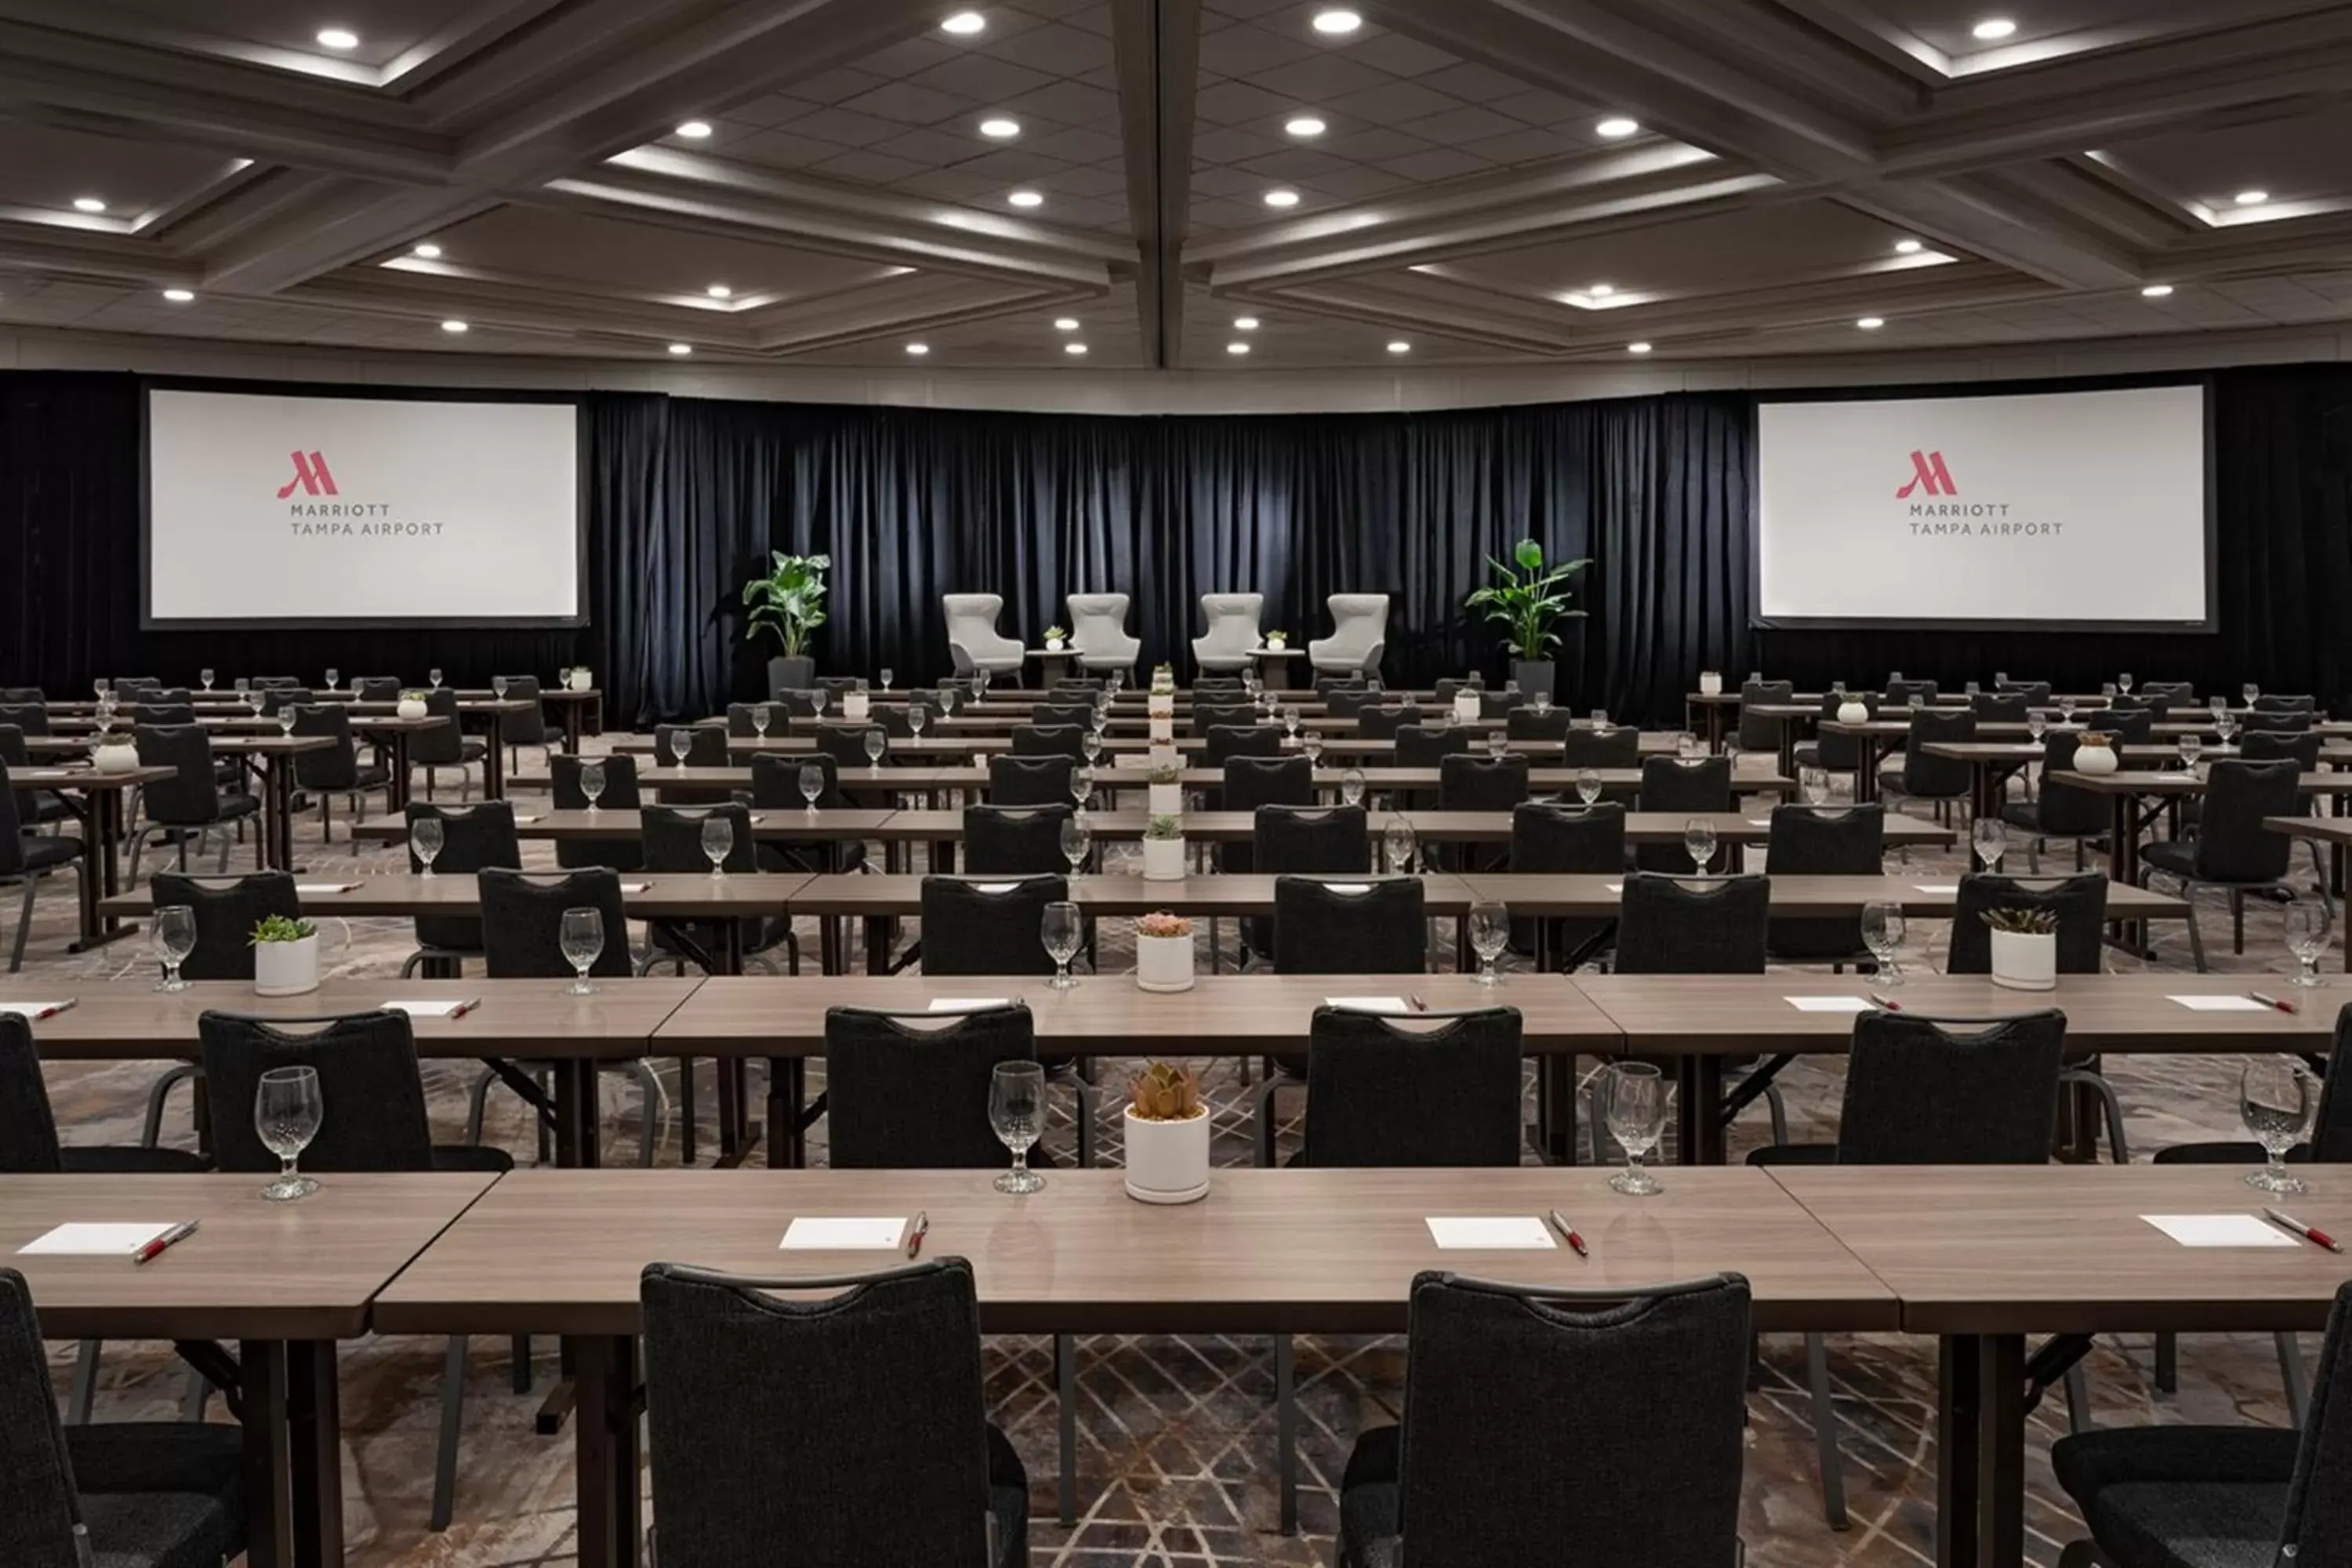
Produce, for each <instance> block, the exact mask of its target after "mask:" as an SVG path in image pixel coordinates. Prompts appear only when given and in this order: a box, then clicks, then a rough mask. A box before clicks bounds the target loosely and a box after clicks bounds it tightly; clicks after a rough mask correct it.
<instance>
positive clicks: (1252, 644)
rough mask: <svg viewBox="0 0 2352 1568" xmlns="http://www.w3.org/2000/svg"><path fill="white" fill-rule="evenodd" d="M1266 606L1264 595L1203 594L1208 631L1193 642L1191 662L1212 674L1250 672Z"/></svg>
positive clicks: (1203, 611)
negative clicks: (1261, 617) (1258, 625)
mask: <svg viewBox="0 0 2352 1568" xmlns="http://www.w3.org/2000/svg"><path fill="white" fill-rule="evenodd" d="M1264 609H1265V595H1263V594H1203V595H1201V614H1202V616H1204V617H1205V618H1206V619H1207V621H1208V623H1209V629H1208V632H1207V634H1206V635H1204V636H1202V637H1194V638H1193V639H1192V662H1193V663H1194V664H1197V665H1199V666H1200V667H1201V668H1202V671H1203V672H1204V673H1206V674H1210V675H1231V674H1233V673H1234V672H1235V671H1237V670H1244V669H1247V668H1249V665H1250V655H1251V654H1252V652H1254V651H1255V649H1256V647H1257V644H1258V629H1257V623H1258V616H1259V612H1261V611H1262V610H1264Z"/></svg>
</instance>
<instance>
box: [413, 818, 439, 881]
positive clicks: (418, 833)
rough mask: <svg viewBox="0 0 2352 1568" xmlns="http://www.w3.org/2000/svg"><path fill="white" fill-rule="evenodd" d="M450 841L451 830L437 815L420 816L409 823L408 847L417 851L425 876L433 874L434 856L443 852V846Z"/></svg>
mask: <svg viewBox="0 0 2352 1568" xmlns="http://www.w3.org/2000/svg"><path fill="white" fill-rule="evenodd" d="M448 841H449V830H448V828H447V826H446V825H445V824H444V823H443V822H442V820H441V819H440V818H439V817H437V816H420V817H418V818H417V819H416V820H415V822H413V823H411V824H409V826H408V847H409V848H411V849H413V850H415V853H416V858H417V861H418V863H419V864H420V865H422V866H423V867H424V868H425V876H428V877H430V876H431V875H433V860H434V858H435V857H436V856H437V855H439V854H440V853H441V847H442V846H443V845H444V844H446V843H447V842H448Z"/></svg>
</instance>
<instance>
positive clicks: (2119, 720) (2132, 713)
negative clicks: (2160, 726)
mask: <svg viewBox="0 0 2352 1568" xmlns="http://www.w3.org/2000/svg"><path fill="white" fill-rule="evenodd" d="M2074 721H2075V722H2076V723H2078V724H2080V725H2082V726H2083V727H2084V729H2086V730H2095V731H2099V732H2100V733H2102V734H2104V735H2106V736H2107V737H2109V738H2110V739H2112V740H2113V741H2114V742H2115V743H2116V745H2118V746H2140V745H2146V744H2147V742H2148V739H2149V737H2150V736H2151V735H2152V734H2153V733H2154V731H2155V729H2156V715H2155V714H2154V713H2153V712H2151V711H2149V710H2147V709H2145V708H2115V709H2105V710H2100V711H2098V712H2093V713H2084V712H2080V711H2077V712H2076V713H2075V715H2074Z"/></svg>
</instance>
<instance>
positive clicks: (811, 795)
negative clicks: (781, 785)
mask: <svg viewBox="0 0 2352 1568" xmlns="http://www.w3.org/2000/svg"><path fill="white" fill-rule="evenodd" d="M801 798H802V799H803V800H804V801H806V802H808V808H809V809H810V810H811V811H814V810H815V809H816V803H817V802H818V801H819V800H821V799H823V798H824V764H822V763H802V764H801Z"/></svg>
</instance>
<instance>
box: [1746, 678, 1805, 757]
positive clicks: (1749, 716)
mask: <svg viewBox="0 0 2352 1568" xmlns="http://www.w3.org/2000/svg"><path fill="white" fill-rule="evenodd" d="M1795 700H1797V689H1796V686H1795V684H1794V683H1793V682H1790V681H1786V680H1748V681H1742V682H1741V683H1740V686H1739V728H1738V741H1739V749H1740V750H1741V751H1743V752H1777V751H1779V750H1780V731H1781V730H1782V729H1783V728H1784V727H1786V725H1787V723H1788V721H1787V720H1785V719H1774V718H1770V717H1768V716H1767V715H1764V714H1761V713H1751V712H1749V711H1748V710H1749V709H1751V708H1753V707H1756V706H1758V705H1759V704H1765V705H1770V706H1776V707H1778V706H1785V705H1787V704H1789V703H1791V702H1794V701H1795Z"/></svg>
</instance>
